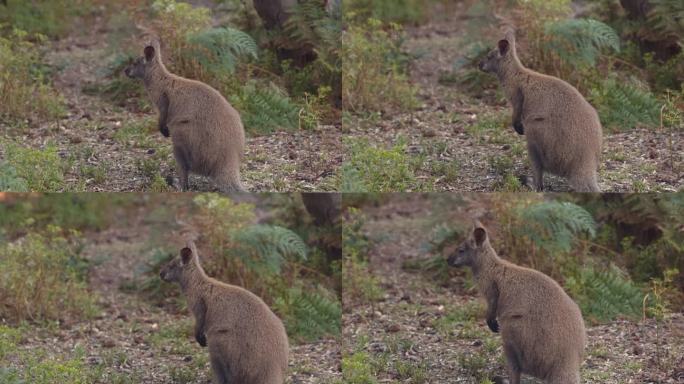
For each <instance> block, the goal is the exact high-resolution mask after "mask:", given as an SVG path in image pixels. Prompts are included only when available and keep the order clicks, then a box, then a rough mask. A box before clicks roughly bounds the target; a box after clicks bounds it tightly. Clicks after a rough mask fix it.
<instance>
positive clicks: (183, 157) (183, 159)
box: [173, 147, 190, 192]
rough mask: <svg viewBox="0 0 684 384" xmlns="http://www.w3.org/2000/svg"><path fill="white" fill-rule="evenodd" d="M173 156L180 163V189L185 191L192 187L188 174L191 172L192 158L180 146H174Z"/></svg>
mask: <svg viewBox="0 0 684 384" xmlns="http://www.w3.org/2000/svg"><path fill="white" fill-rule="evenodd" d="M173 156H174V157H175V158H176V164H177V165H178V178H179V179H180V190H181V191H183V192H185V191H187V190H188V189H189V188H190V184H189V183H188V174H189V173H190V159H189V158H188V156H187V154H186V153H185V151H184V150H183V149H182V148H180V147H173Z"/></svg>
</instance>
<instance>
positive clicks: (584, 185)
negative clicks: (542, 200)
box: [568, 171, 601, 192]
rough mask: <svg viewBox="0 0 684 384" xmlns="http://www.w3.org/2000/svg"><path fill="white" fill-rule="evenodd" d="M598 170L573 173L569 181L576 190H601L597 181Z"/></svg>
mask: <svg viewBox="0 0 684 384" xmlns="http://www.w3.org/2000/svg"><path fill="white" fill-rule="evenodd" d="M596 178H597V177H596V172H595V171H593V172H588V173H585V174H579V175H573V176H571V177H570V179H569V180H568V182H569V183H570V186H571V187H572V189H573V191H575V192H601V190H600V189H599V186H598V182H597V181H596Z"/></svg>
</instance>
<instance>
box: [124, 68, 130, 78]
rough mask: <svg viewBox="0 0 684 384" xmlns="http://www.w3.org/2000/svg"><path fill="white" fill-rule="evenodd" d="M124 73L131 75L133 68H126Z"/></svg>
mask: <svg viewBox="0 0 684 384" xmlns="http://www.w3.org/2000/svg"><path fill="white" fill-rule="evenodd" d="M124 73H125V74H126V76H128V77H131V69H130V68H126V69H124Z"/></svg>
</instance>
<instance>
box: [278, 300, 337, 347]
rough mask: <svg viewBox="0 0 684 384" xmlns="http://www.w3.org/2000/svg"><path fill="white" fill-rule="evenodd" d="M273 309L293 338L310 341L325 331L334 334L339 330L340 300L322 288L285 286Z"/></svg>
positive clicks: (322, 334) (325, 333)
mask: <svg viewBox="0 0 684 384" xmlns="http://www.w3.org/2000/svg"><path fill="white" fill-rule="evenodd" d="M274 310H275V311H276V312H277V313H278V314H279V315H280V316H281V318H282V319H283V322H284V323H285V329H286V330H287V335H288V336H289V337H290V338H291V339H294V340H303V341H313V340H317V339H319V338H321V337H322V336H326V335H334V336H337V335H339V334H340V332H341V330H342V328H341V327H342V325H341V321H342V309H341V308H340V303H339V301H338V300H337V298H333V297H330V294H329V293H328V292H325V291H324V290H318V291H314V290H311V289H310V288H309V289H306V290H305V289H304V288H302V287H294V288H287V289H284V290H283V292H282V295H281V296H279V297H277V298H276V299H275V302H274Z"/></svg>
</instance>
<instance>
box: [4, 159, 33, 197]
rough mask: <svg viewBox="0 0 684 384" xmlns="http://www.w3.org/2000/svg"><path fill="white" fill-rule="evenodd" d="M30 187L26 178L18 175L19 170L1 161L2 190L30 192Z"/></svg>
mask: <svg viewBox="0 0 684 384" xmlns="http://www.w3.org/2000/svg"><path fill="white" fill-rule="evenodd" d="M28 190H29V187H28V183H27V182H26V179H24V178H22V177H19V175H17V170H16V169H15V168H14V167H13V166H11V165H9V164H7V163H4V162H2V163H0V191H7V192H28Z"/></svg>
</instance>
